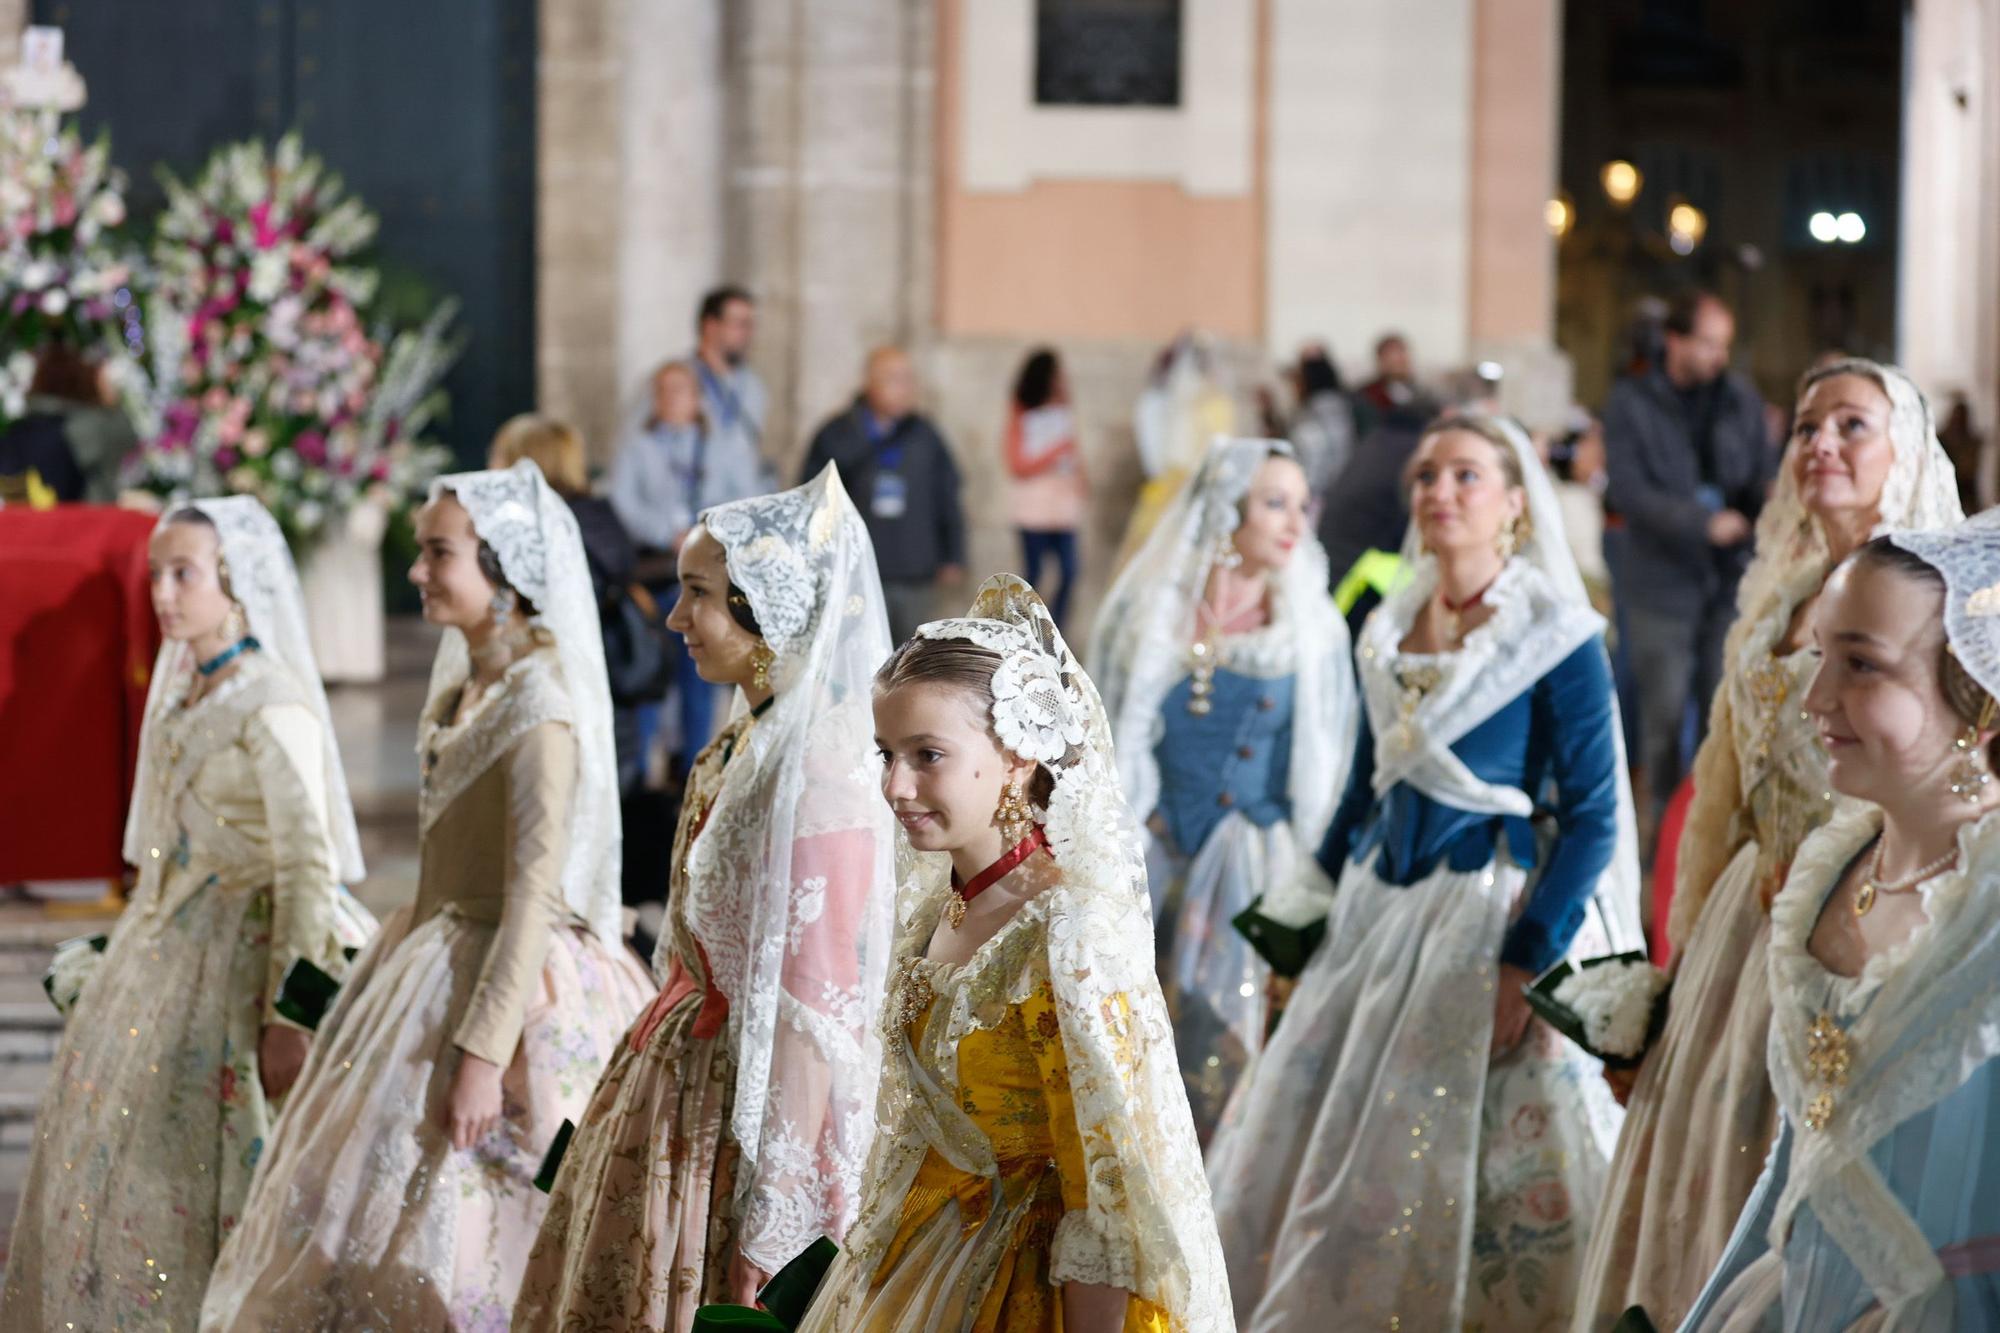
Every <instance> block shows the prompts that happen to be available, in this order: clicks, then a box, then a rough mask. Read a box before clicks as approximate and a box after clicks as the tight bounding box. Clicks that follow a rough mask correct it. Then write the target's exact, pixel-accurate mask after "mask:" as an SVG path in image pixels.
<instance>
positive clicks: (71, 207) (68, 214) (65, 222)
mask: <svg viewBox="0 0 2000 1333" xmlns="http://www.w3.org/2000/svg"><path fill="white" fill-rule="evenodd" d="M55 210H56V225H57V226H58V227H68V226H72V225H74V224H75V222H76V200H75V198H74V197H72V196H71V195H70V193H69V191H67V190H58V191H56V200H55Z"/></svg>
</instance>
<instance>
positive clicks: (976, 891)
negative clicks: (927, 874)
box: [944, 824, 1049, 930]
mask: <svg viewBox="0 0 2000 1333" xmlns="http://www.w3.org/2000/svg"><path fill="white" fill-rule="evenodd" d="M1048 845H1049V838H1048V834H1046V833H1044V832H1042V826H1041V825H1040V824H1037V825H1035V831H1034V832H1033V833H1030V834H1029V835H1028V836H1027V837H1025V838H1023V839H1021V840H1020V841H1019V842H1017V843H1015V844H1014V845H1013V846H1012V847H1010V848H1008V849H1007V850H1006V851H1004V852H1002V853H1001V854H1000V859H999V860H998V861H995V862H994V863H993V864H992V865H990V866H988V867H986V869H984V870H982V871H980V872H979V873H978V874H976V875H974V876H973V877H972V882H971V883H970V884H961V883H959V879H958V872H957V871H956V870H954V871H952V872H951V901H950V902H948V903H946V904H945V908H944V914H945V918H946V919H947V920H948V921H950V922H951V928H952V929H953V930H957V929H958V928H959V927H960V926H961V925H964V924H965V905H966V904H967V903H969V902H971V901H972V900H973V899H974V898H977V897H978V896H979V895H980V894H982V893H984V892H986V890H988V889H990V888H992V887H993V886H994V885H995V884H997V883H999V882H1000V881H1001V880H1002V879H1004V878H1006V876H1007V872H1008V871H1010V870H1012V869H1013V868H1014V867H1015V866H1018V865H1020V864H1021V862H1023V861H1025V860H1027V859H1028V858H1029V857H1031V856H1033V855H1034V854H1035V851H1036V849H1038V848H1043V847H1047V846H1048Z"/></svg>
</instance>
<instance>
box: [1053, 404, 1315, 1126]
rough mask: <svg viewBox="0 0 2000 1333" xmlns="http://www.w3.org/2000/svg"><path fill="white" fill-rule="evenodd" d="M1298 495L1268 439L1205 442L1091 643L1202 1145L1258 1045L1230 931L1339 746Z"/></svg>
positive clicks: (1285, 458) (1303, 493) (1247, 964)
mask: <svg viewBox="0 0 2000 1333" xmlns="http://www.w3.org/2000/svg"><path fill="white" fill-rule="evenodd" d="M1308 499H1309V496H1308V493H1307V490H1306V474H1305V471H1304V469H1303V468H1301V467H1300V466H1299V463H1298V459H1297V457H1296V456H1295V455H1294V454H1293V452H1292V449H1291V446H1290V445H1287V444H1286V443H1285V442H1284V441H1282V440H1246V439H1222V440H1217V441H1216V442H1215V443H1214V444H1213V445H1212V446H1210V448H1209V451H1208V455H1207V457H1206V458H1205V459H1204V460H1203V461H1202V465H1201V467H1200V469H1199V470H1198V471H1197V472H1196V473H1195V475H1194V477H1193V479H1192V480H1191V481H1189V483H1188V484H1187V486H1186V487H1185V488H1183V489H1182V491H1181V493H1180V495H1179V496H1178V497H1176V498H1175V500H1174V502H1173V504H1172V505H1171V506H1170V507H1169V508H1168V510H1167V513H1166V515H1165V516H1164V517H1163V518H1162V519H1161V521H1160V524H1159V526H1158V527H1156V528H1154V529H1153V534H1152V536H1151V537H1150V538H1148V540H1147V543H1146V546H1145V549H1144V550H1143V551H1142V552H1141V553H1140V555H1139V557H1138V559H1136V560H1134V561H1133V562H1132V563H1131V564H1130V565H1128V566H1126V568H1125V571H1124V573H1123V574H1121V575H1120V576H1119V578H1118V582H1117V583H1116V585H1114V586H1113V588H1112V590H1111V592H1110V593H1109V594H1108V595H1107V596H1106V598H1105V601H1104V607H1103V610H1102V611H1101V612H1100V613H1099V615H1098V619H1097V624H1098V631H1097V635H1096V639H1095V642H1094V643H1093V645H1092V647H1091V657H1090V663H1091V672H1092V674H1093V676H1094V677H1095V679H1096V681H1097V684H1098V688H1099V689H1100V690H1102V691H1103V696H1104V707H1105V712H1106V713H1107V714H1109V715H1110V718H1111V729H1112V733H1113V735H1114V736H1115V737H1116V738H1117V741H1118V747H1117V753H1118V773H1119V778H1120V780H1121V781H1122V782H1123V783H1124V787H1125V799H1126V800H1127V801H1128V802H1129V803H1130V804H1131V806H1132V808H1133V810H1134V811H1135V812H1143V814H1144V815H1145V819H1146V824H1145V828H1146V835H1147V837H1146V841H1147V863H1148V872H1149V879H1150V882H1151V887H1152V891H1153V894H1154V897H1155V900H1156V906H1155V909H1154V921H1155V926H1154V929H1155V931H1156V932H1157V935H1158V948H1159V965H1160V982H1161V985H1162V986H1163V987H1164V988H1165V990H1166V996H1167V1008H1168V1011H1169V1012H1170V1013H1172V1015H1173V1018H1174V1047H1175V1050H1176V1052H1177V1053H1178V1054H1179V1056H1180V1062H1181V1072H1182V1076H1183V1077H1184V1079H1185V1080H1186V1083H1187V1088H1188V1100H1189V1102H1190V1103H1191V1104H1192V1106H1193V1108H1194V1114H1195V1128H1196V1130H1197V1132H1199V1133H1200V1134H1201V1135H1202V1136H1203V1137H1204V1138H1206V1137H1207V1136H1208V1135H1209V1134H1210V1133H1211V1132H1213V1130H1214V1128H1215V1122H1216V1121H1217V1119H1219V1118H1220V1117H1221V1114H1222V1108H1223V1104H1224V1103H1225V1102H1226V1101H1227V1100H1228V1097H1229V1094H1230V1092H1231V1091H1232V1090H1233V1089H1234V1088H1235V1086H1236V1083H1237V1081H1238V1079H1239V1078H1240V1077H1241V1076H1242V1073H1243V1070H1244V1067H1245V1066H1246V1065H1247V1064H1248V1062H1249V1061H1250V1060H1251V1059H1252V1058H1253V1057H1254V1056H1255V1055H1256V1053H1257V1052H1258V1051H1259V1050H1261V1049H1262V1048H1263V1045H1264V1030H1265V1026H1266V1020H1267V1013H1266V1001H1265V992H1266V989H1267V982H1268V980H1269V977H1270V969H1269V968H1267V967H1266V966H1265V965H1264V962H1263V960H1262V959H1261V958H1259V957H1258V955H1257V953H1256V952H1255V950H1253V949H1252V948H1251V947H1250V944H1249V942H1248V941H1247V940H1245V939H1244V938H1243V936H1242V935H1240V934H1239V933H1237V931H1236V930H1235V929H1234V928H1233V927H1232V925H1231V924H1230V923H1231V922H1232V921H1233V920H1234V919H1235V918H1236V916H1237V915H1238V914H1239V913H1241V912H1242V911H1243V910H1244V909H1245V908H1247V907H1249V906H1250V905H1251V903H1252V902H1254V901H1255V900H1257V899H1258V898H1259V897H1260V896H1262V895H1263V894H1264V893H1265V892H1266V890H1267V889H1269V888H1270V887H1271V886H1272V884H1273V882H1274V881H1290V880H1292V879H1294V878H1295V877H1297V876H1298V875H1299V874H1301V872H1302V871H1303V870H1304V869H1305V868H1306V867H1309V866H1310V865H1311V856H1312V853H1313V852H1314V851H1315V850H1316V849H1317V848H1318V847H1319V844H1320V839H1321V838H1322V837H1324V836H1325V834H1326V826H1327V821H1328V820H1329V819H1331V818H1332V817H1333V807H1334V802H1335V801H1336V800H1337V799H1338V797H1339V795H1340V790H1341V786H1342V781H1343V779H1344V778H1345V777H1346V773H1347V764H1348V761H1349V760H1350V759H1351V758H1352V757H1353V754H1354V724H1355V699H1354V665H1353V656H1352V651H1351V648H1350V645H1349V642H1348V637H1347V624H1346V622H1345V621H1343V620H1342V619H1341V618H1340V615H1339V613H1338V612H1337V611H1336V610H1335V609H1334V605H1333V599H1332V597H1331V596H1330V595H1329V594H1328V592H1327V572H1326V553H1325V551H1323V550H1322V549H1321V548H1320V544H1319V542H1318V541H1317V540H1315V539H1314V538H1313V536H1312V531H1311V528H1310V526H1309V525H1308V523H1307V520H1306V504H1307V501H1308Z"/></svg>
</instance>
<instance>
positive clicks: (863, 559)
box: [514, 468, 895, 1333]
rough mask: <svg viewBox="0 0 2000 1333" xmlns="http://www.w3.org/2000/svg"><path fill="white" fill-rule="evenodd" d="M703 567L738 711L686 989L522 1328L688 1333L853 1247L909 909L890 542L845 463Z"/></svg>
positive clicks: (697, 804)
mask: <svg viewBox="0 0 2000 1333" xmlns="http://www.w3.org/2000/svg"><path fill="white" fill-rule="evenodd" d="M680 571H681V600H680V603H679V604H678V605H677V606H676V607H675V608H674V613H673V616H672V618H671V619H670V621H669V622H668V623H669V624H670V625H671V626H672V627H673V628H674V629H675V630H676V631H678V632H679V633H681V634H683V635H685V636H686V638H687V642H688V650H689V651H690V652H691V653H692V654H693V655H694V660H695V664H696V665H697V666H698V667H699V668H700V669H701V673H702V678H703V679H704V680H707V681H710V682H713V683H715V684H721V685H730V686H734V687H736V688H737V689H738V690H739V692H740V700H739V706H738V708H737V713H736V717H735V718H734V720H733V721H731V722H730V724H729V725H728V726H727V727H725V728H724V729H723V731H722V733H721V734H720V735H718V736H717V737H716V738H715V740H714V741H713V742H712V743H710V745H709V746H708V747H707V748H706V749H705V750H703V751H702V753H701V755H700V757H699V758H698V759H697V760H696V762H695V765H694V768H693V770H692V771H691V773H690V775H689V779H688V789H687V796H686V799H685V801H684V803H683V805H682V807H681V818H680V828H679V830H678V832H677V834H676V836H675V839H674V857H673V866H674V871H673V891H672V893H671V894H670V895H669V898H668V904H667V910H668V914H669V918H668V925H667V929H666V931H665V933H664V934H663V935H662V937H661V941H660V952H659V956H658V957H656V958H655V959H654V967H655V969H656V970H658V971H660V972H662V973H664V975H665V977H666V984H665V986H664V988H663V989H662V990H661V992H660V994H659V997H658V998H657V999H655V1000H654V1001H653V1003H652V1005H651V1007H650V1008H648V1009H647V1010H646V1012H645V1014H644V1015H642V1016H641V1017H640V1019H639V1021H638V1022H637V1023H636V1024H634V1026H633V1028H632V1030H631V1032H630V1033H628V1034H627V1036H626V1039H625V1040H624V1041H623V1042H621V1043H620V1044H619V1046H618V1050H617V1053H616V1055H615V1056H613V1058H612V1061H611V1065H610V1067H609V1068H608V1069H607V1070H606V1071H605V1074H604V1077H603V1079H602V1081H601V1082H600V1083H599V1084H598V1087H597V1091H596V1093H595V1094H594V1095H593V1096H592V1098H591V1101H590V1106H589V1109H588V1110H587V1111H585V1112H584V1114H583V1115H582V1116H581V1117H580V1118H579V1120H578V1128H577V1131H576V1137H575V1139H574V1140H573V1141H572V1143H571V1144H570V1148H569V1152H568V1154H567V1155H566V1156H565V1158H564V1159H563V1164H562V1169H561V1172H560V1174H559V1175H558V1177H557V1180H556V1185H555V1189H554V1194H553V1196H552V1198H551V1200H550V1206H549V1213H548V1216H547V1218H546V1219H545V1220H544V1221H543V1223H542V1229H541V1235H540V1237H539V1238H538V1239H537V1241H536V1243H535V1248H534V1253H533V1255H532V1257H531V1258H530V1260H529V1264H528V1278H527V1280H526V1282H524V1283H523V1285H522V1291H521V1297H520V1300H519V1302H518V1304H517V1305H516V1307H515V1311H514V1327H515V1328H517V1329H523V1330H528V1329H535V1330H540V1329H550V1330H557V1329H561V1330H568V1329H575V1328H588V1329H632V1330H657V1329H665V1330H668V1333H681V1330H685V1329H687V1328H688V1327H689V1325H690V1324H691V1323H692V1322H693V1319H694V1312H695V1309H696V1307H697V1306H698V1305H700V1304H701V1303H702V1302H704V1301H734V1302H737V1303H739V1304H747V1303H749V1302H750V1301H752V1300H753V1299H754V1298H755V1295H756V1292H757V1290H758V1288H759V1287H760V1286H762V1285H763V1283H764V1281H765V1280H766V1279H767V1278H768V1277H769V1276H770V1275H771V1274H772V1273H774V1272H775V1271H776V1270H777V1269H778V1268H780V1267H782V1266H783V1265H784V1264H785V1263H786V1262H788V1261H789V1260H790V1259H791V1258H792V1257H793V1256H794V1255H796V1254H798V1253H799V1252H800V1251H801V1250H803V1249H805V1248H806V1247H807V1246H808V1245H810V1244H811V1243H812V1242H813V1241H814V1240H816V1239H818V1238H819V1237H820V1236H821V1235H822V1234H825V1235H830V1236H833V1237H835V1238H838V1237H840V1236H842V1235H844V1234H845V1233H846V1230H847V1227H848V1224H849V1223H851V1222H852V1221H853V1219H854V1210H855V1207H856V1204H857V1202H858V1200H859V1196H860V1192H861V1168H862V1164H863V1163H864V1162H865V1161H866V1160H867V1153H868V1143H869V1140H870V1138H871V1137H872V1135H873V1130H874V1109H875V1087H876V1083H877V1081H878V1080H879V1078H880V1072H881V1043H880V1040H879V1038H878V1037H877V1036H876V1034H875V1031H874V1026H873V1020H874V1016H875V1014H876V1012H877V1010H878V1009H879V1007H880V1004H881V999H882V986H883V978H884V976H885V974H886V971H887V967H888V946H889V933H890V927H891V920H892V916H893V911H894V901H895V835H894V830H893V827H892V826H891V824H890V820H889V814H888V811H886V810H885V809H883V808H882V803H881V801H880V799H879V798H878V797H877V796H876V794H875V792H874V790H873V787H874V782H873V772H872V768H873V766H872V763H871V755H870V750H871V748H872V746H871V742H870V740H869V734H870V729H871V725H872V720H873V719H872V718H871V716H870V712H869V697H870V696H869V682H870V680H871V679H872V678H873V676H874V672H875V668H876V667H877V666H879V665H880V664H881V661H882V659H883V658H884V657H886V656H887V655H888V652H889V623H888V616H887V612H886V611H885V609H884V607H883V604H882V591H881V580H880V578H879V576H878V575H877V573H876V569H875V555H874V549H873V548H872V547H871V546H870V545H869V542H868V530H867V527H866V525H865V524H864V523H863V521H862V518H861V516H860V514H859V513H858V512H857V511H856V510H855V508H854V506H853V504H852V503H850V502H849V500H848V498H847V493H846V492H845V491H843V490H842V489H841V486H840V479H839V475H838V474H837V473H836V472H835V471H834V470H833V469H831V468H828V469H827V470H825V471H823V472H822V473H821V474H820V475H819V476H818V477H816V478H815V479H814V480H812V481H810V482H808V483H806V484H805V485H803V486H800V487H798V488H797V489H795V490H791V491H786V492H782V493H780V494H777V495H767V496H760V497H757V498H755V499H749V500H739V501H736V502H734V503H731V504H726V505H718V506H716V507H715V508H713V509H710V510H708V511H707V512H706V513H704V514H703V515H702V516H701V521H700V523H699V524H698V525H697V526H696V527H695V528H694V529H693V531H692V532H691V534H690V535H689V537H688V539H687V541H686V542H685V543H683V544H682V546H681V552H680Z"/></svg>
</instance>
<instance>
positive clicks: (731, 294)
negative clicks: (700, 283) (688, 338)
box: [694, 282, 757, 332]
mask: <svg viewBox="0 0 2000 1333" xmlns="http://www.w3.org/2000/svg"><path fill="white" fill-rule="evenodd" d="M731 301H741V302H743V303H744V304H745V305H756V304H757V298H756V297H754V296H752V295H750V292H749V290H748V289H747V288H743V287H738V286H737V285H736V284H735V283H733V282H725V283H724V284H722V286H720V287H717V288H715V289H714V290H712V291H710V292H709V293H708V294H707V295H705V296H703V297H702V298H701V311H700V313H699V314H697V315H696V316H695V321H694V326H695V330H696V331H697V332H699V331H700V329H701V326H702V325H704V324H706V323H708V322H709V321H710V320H711V319H721V318H722V312H723V311H725V310H727V309H728V308H729V303H730V302H731Z"/></svg>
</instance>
